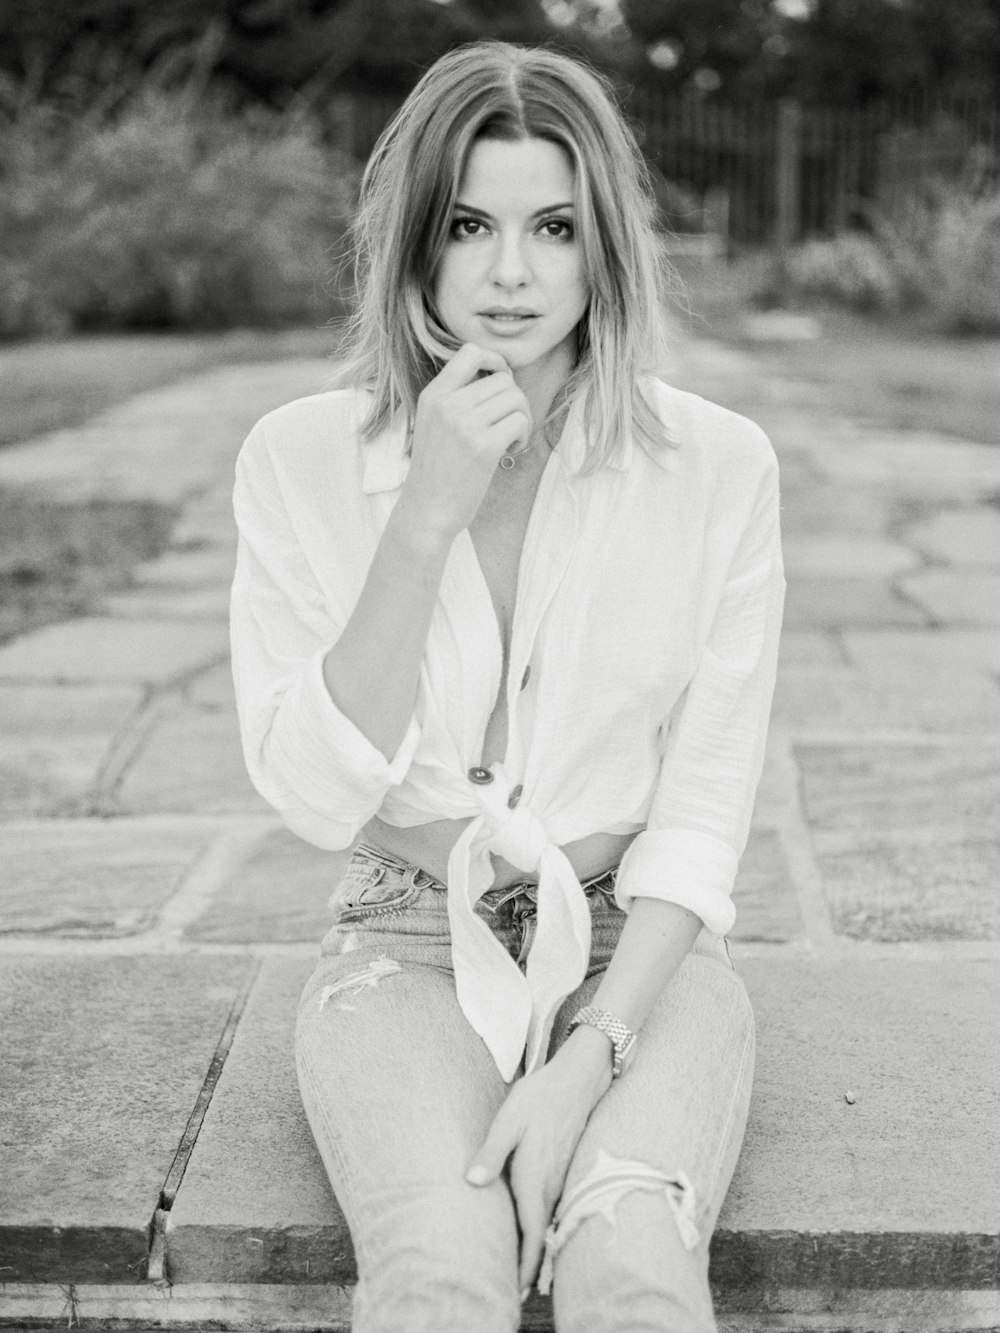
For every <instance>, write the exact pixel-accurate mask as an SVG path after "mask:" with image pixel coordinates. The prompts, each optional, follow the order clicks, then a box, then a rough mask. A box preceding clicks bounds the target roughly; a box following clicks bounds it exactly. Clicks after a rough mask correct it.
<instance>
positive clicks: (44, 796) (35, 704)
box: [0, 684, 145, 817]
mask: <svg viewBox="0 0 1000 1333" xmlns="http://www.w3.org/2000/svg"><path fill="white" fill-rule="evenodd" d="M144 694H145V691H144V690H143V689H142V687H141V686H139V685H63V686H56V685H9V684H8V685H2V684H0V813H2V815H3V816H7V817H9V816H12V815H22V814H46V813H56V812H58V811H60V810H63V809H65V808H66V806H67V805H70V806H72V805H73V803H74V802H75V801H77V800H79V798H81V797H82V796H83V795H84V794H85V793H86V792H87V791H88V790H89V789H90V788H91V787H92V786H93V784H94V783H95V781H96V780H97V777H98V774H99V772H100V768H101V763H102V761H103V760H104V758H105V757H106V755H107V753H108V751H109V749H110V747H111V745H112V742H113V741H114V739H115V737H116V736H118V735H120V734H121V733H122V732H123V731H124V730H125V729H126V728H127V727H128V726H129V724H130V721H131V719H132V718H133V717H134V716H135V715H136V713H137V710H138V708H139V705H140V703H141V702H142V700H143V698H144Z"/></svg>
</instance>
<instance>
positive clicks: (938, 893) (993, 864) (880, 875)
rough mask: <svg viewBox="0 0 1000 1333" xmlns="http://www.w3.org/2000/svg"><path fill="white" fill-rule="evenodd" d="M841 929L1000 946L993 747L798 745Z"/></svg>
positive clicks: (997, 759) (828, 891)
mask: <svg viewBox="0 0 1000 1333" xmlns="http://www.w3.org/2000/svg"><path fill="white" fill-rule="evenodd" d="M795 756H796V760H797V763H798V766H799V770H800V772H801V774H802V794H803V804H804V808H805V812H806V815H807V818H808V822H809V827H810V830H811V835H812V841H813V848H814V851H815V857H816V862H817V864H818V867H819V871H820V875H821V878H822V883H823V892H824V895H825V897H826V899H827V901H828V903H829V906H830V913H831V917H832V920H833V925H834V929H835V931H836V932H837V933H839V934H843V935H848V936H851V937H854V938H858V939H872V940H889V941H891V940H941V939H1000V894H998V893H997V884H998V883H1000V837H998V834H997V810H998V809H1000V746H977V747H972V746H971V745H970V746H969V747H968V748H962V747H956V746H948V745H920V744H916V745H874V744H873V745H864V746H862V745H808V744H802V745H797V746H796V747H795Z"/></svg>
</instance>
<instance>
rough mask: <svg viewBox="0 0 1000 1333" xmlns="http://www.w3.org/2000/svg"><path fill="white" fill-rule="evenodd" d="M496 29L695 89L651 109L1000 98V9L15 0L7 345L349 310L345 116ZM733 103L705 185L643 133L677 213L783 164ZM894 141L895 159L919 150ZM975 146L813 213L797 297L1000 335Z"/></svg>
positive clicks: (6, 114) (983, 5) (0, 127)
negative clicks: (737, 175) (774, 161)
mask: <svg viewBox="0 0 1000 1333" xmlns="http://www.w3.org/2000/svg"><path fill="white" fill-rule="evenodd" d="M482 37H499V38H504V39H508V40H513V41H518V42H525V43H530V44H535V43H542V42H545V43H549V44H552V45H555V46H559V47H562V48H563V49H566V50H569V51H571V52H575V53H577V54H581V55H583V56H585V57H586V58H587V59H589V60H591V61H592V62H593V63H595V64H596V65H598V66H599V67H601V68H603V69H604V70H605V71H606V72H607V73H608V74H609V75H610V76H611V78H612V79H613V80H614V81H615V82H616V84H617V85H618V87H619V89H620V90H621V92H622V94H623V96H625V97H626V99H627V101H628V104H629V105H630V106H631V107H633V108H635V107H638V106H640V104H642V98H643V97H645V98H647V103H646V104H648V105H652V103H650V102H648V98H650V97H653V98H654V99H655V98H657V97H662V98H677V99H684V100H683V102H681V101H677V102H676V103H674V102H670V103H668V102H667V101H662V102H661V103H660V105H661V106H662V107H664V108H666V110H665V111H663V112H662V113H661V120H662V118H663V116H666V117H667V119H668V120H669V119H670V117H673V116H675V110H676V108H681V107H683V108H687V107H689V106H695V107H696V109H697V114H698V116H699V117H701V120H700V121H699V124H702V123H703V122H704V123H705V124H708V123H709V121H710V120H711V116H712V115H713V114H714V112H713V110H712V109H713V107H716V106H719V107H721V106H723V104H725V103H727V102H728V103H729V104H731V105H733V106H736V107H737V108H739V107H741V106H743V105H747V106H750V105H751V102H754V104H756V105H758V106H765V107H771V108H772V109H773V105H774V103H775V101H776V99H778V98H794V99H796V100H797V101H798V103H799V104H800V105H802V106H804V107H805V108H807V109H808V108H809V107H812V106H819V107H824V108H841V109H843V110H844V111H845V113H846V112H848V111H849V112H850V113H856V112H860V111H862V110H864V109H865V108H876V109H877V108H878V107H879V106H881V105H882V104H884V103H886V102H888V101H893V102H894V103H899V102H900V100H901V99H906V98H911V99H920V98H923V99H926V98H927V96H928V95H929V94H930V95H933V96H934V97H936V98H939V99H947V100H948V101H949V103H950V104H952V105H954V104H959V103H962V101H963V99H964V100H965V101H966V102H971V101H977V102H978V103H981V104H983V105H987V104H990V105H993V106H994V107H995V106H996V104H997V103H998V102H1000V0H961V3H956V0H156V3H152V0H0V38H2V40H0V266H2V269H3V280H2V282H0V336H6V337H8V338H10V337H24V336H36V335H52V334H64V333H69V332H73V331H76V330H96V329H167V328H218V327H240V326H250V325H256V326H261V327H278V326H288V325H293V324H295V323H296V322H299V323H302V322H307V323H314V322H316V321H323V320H324V319H329V318H330V317H331V316H336V315H337V314H338V313H340V312H341V311H342V310H343V308H344V303H345V302H346V301H348V300H349V299H350V285H349V276H348V275H347V274H346V273H345V271H344V269H343V266H342V265H340V264H339V257H340V255H341V253H342V250H343V240H344V237H345V233H346V230H347V227H348V225H349V220H350V215H351V209H352V205H353V200H354V195H355V191H356V188H357V182H358V179H359V174H360V170H361V167H362V161H363V157H364V152H365V151H366V148H367V147H370V143H368V144H367V145H363V146H361V147H359V146H358V143H357V142H356V141H355V138H353V137H352V136H351V135H350V134H345V132H344V116H345V107H347V114H348V118H349V119H350V118H351V117H353V118H354V121H355V124H354V128H355V129H356V128H357V124H356V121H357V117H358V115H359V114H360V113H359V112H358V111H357V107H358V106H360V105H362V104H364V105H367V106H368V107H369V108H371V107H374V108H375V110H374V112H373V113H372V114H374V115H375V116H376V117H377V118H378V117H380V118H381V119H379V120H378V124H381V123H382V121H384V118H385V115H387V114H388V113H389V111H390V110H391V108H392V106H394V105H396V104H398V101H399V100H400V99H401V98H402V96H403V95H404V94H405V92H406V91H407V90H408V89H409V88H410V87H412V85H413V84H414V83H415V82H416V80H417V79H418V78H419V76H420V74H421V73H422V71H423V70H424V69H425V68H426V66H427V65H428V64H430V63H431V62H432V61H433V60H434V59H435V58H436V57H437V56H439V55H440V54H441V53H443V52H444V51H446V50H448V49H449V48H451V47H453V46H455V45H457V44H459V43H462V42H466V41H470V40H474V39H477V38H482ZM380 98H381V100H379V99H380ZM628 99H631V100H630V101H629V100H628ZM352 108H353V109H352ZM683 114H684V115H687V111H686V110H685V111H684V113H683ZM720 114H721V113H720ZM633 115H634V116H635V118H636V120H637V123H638V128H639V132H640V135H641V136H643V135H647V138H648V135H649V133H651V131H652V128H654V127H652V126H651V125H650V124H649V123H647V124H646V125H645V126H644V125H643V124H642V117H641V114H640V113H639V112H637V111H635V110H633ZM741 115H742V113H738V114H737V115H736V121H735V123H736V124H737V130H736V131H735V132H734V134H733V136H732V138H733V140H734V142H732V143H722V144H720V143H719V141H718V133H719V131H718V126H719V125H721V124H722V123H723V122H722V120H721V119H719V118H718V117H717V118H716V122H713V123H714V124H715V129H712V128H711V125H709V129H710V130H711V135H710V136H709V137H710V138H711V136H712V135H714V136H715V138H713V139H712V148H711V152H710V153H708V154H707V156H706V155H705V154H703V165H704V162H707V163H708V166H707V167H705V168H704V170H707V171H708V173H709V178H705V179H703V178H702V176H704V171H702V169H701V168H699V171H701V175H698V174H697V173H695V172H694V169H693V168H678V169H677V170H676V171H674V170H673V169H672V168H671V170H669V171H667V172H666V174H664V168H663V162H662V161H660V162H657V160H656V156H655V153H652V147H651V140H649V141H648V142H647V150H648V151H650V152H651V156H652V158H653V165H654V167H659V171H658V173H657V182H658V188H659V190H660V195H661V198H662V199H663V200H664V201H665V204H666V207H665V211H666V213H667V214H668V216H670V220H671V225H673V226H674V227H675V228H676V227H677V226H678V225H680V226H681V229H682V230H683V229H684V219H685V218H690V217H697V218H700V217H701V211H700V207H701V204H702V203H703V199H704V194H705V190H706V187H707V186H709V185H711V184H712V181H711V179H710V175H711V171H712V170H713V169H714V168H713V163H716V165H718V164H721V163H722V161H723V159H724V158H725V157H726V155H727V154H728V155H729V156H730V157H732V156H733V154H734V153H735V152H740V153H744V156H745V160H746V163H747V164H748V165H747V170H749V171H751V172H756V173H757V174H758V175H760V176H761V178H762V179H763V178H764V177H765V176H766V175H767V172H768V171H770V170H771V167H770V166H769V165H768V159H767V158H766V154H767V153H770V152H772V148H771V147H770V146H768V144H765V145H764V147H763V148H761V149H756V150H752V151H754V152H759V153H762V154H764V155H765V156H762V157H760V159H759V160H758V159H756V158H754V157H753V156H752V152H751V153H750V154H749V155H747V149H746V144H745V142H744V143H743V144H742V146H740V145H736V144H735V140H737V139H739V140H746V138H747V133H746V123H747V122H745V118H744V120H743V122H741ZM706 117H708V120H706ZM994 123H995V122H994ZM676 126H677V121H676V117H675V119H674V121H673V122H671V123H670V124H668V125H666V127H664V125H663V124H661V125H660V126H659V132H660V133H661V134H662V133H664V132H665V129H666V131H667V132H668V137H669V136H670V135H673V136H674V139H675V140H676ZM377 128H378V125H376V126H375V132H377ZM929 132H930V131H928V133H929ZM935 132H936V131H935ZM921 134H924V132H923V131H921ZM897 137H898V136H897ZM925 138H926V135H925V136H924V138H922V139H921V144H923V143H924V139H925ZM887 142H889V139H888V138H887V136H886V135H885V134H883V135H882V139H881V140H880V143H881V144H882V146H883V147H884V145H885V143H887ZM894 142H895V141H894ZM900 142H901V141H900ZM675 146H676V149H677V153H678V154H680V155H681V156H682V157H683V155H684V154H685V153H687V154H688V156H689V157H690V155H691V153H692V152H693V151H694V147H695V146H697V145H693V144H692V143H691V142H680V141H677V142H676V145H675ZM898 146H899V145H898V144H897V147H898ZM918 146H919V145H918ZM903 147H906V145H905V144H904V145H903ZM911 147H912V145H911ZM805 151H806V150H805V149H804V152H805ZM894 151H895V150H894ZM909 151H910V149H909V148H908V149H907V152H909ZM921 151H923V150H922V148H921ZM880 152H881V157H880V160H879V163H878V164H876V165H877V167H878V170H879V171H880V172H882V175H883V176H885V174H886V172H887V171H888V169H889V166H891V165H892V163H899V162H903V161H904V160H907V161H908V160H909V159H907V158H906V155H905V153H902V152H901V151H900V152H895V156H893V157H892V158H891V161H890V158H889V157H888V156H887V155H886V153H885V152H882V150H881V149H880ZM713 153H714V154H715V156H714V157H712V154H713ZM967 156H968V153H967V145H966V144H965V141H963V144H962V145H961V147H960V151H959V153H958V155H957V156H956V154H955V153H952V154H951V157H950V159H949V167H948V173H943V174H942V172H943V169H942V172H939V173H938V175H939V176H940V179H937V178H934V179H928V180H926V181H925V180H924V179H923V178H922V177H921V179H920V182H919V188H914V186H913V179H914V177H913V173H912V172H911V173H910V175H907V176H906V177H905V179H904V180H903V181H902V184H901V186H900V188H899V189H897V190H896V192H895V194H894V195H893V197H892V200H891V201H890V203H886V204H885V206H884V207H883V206H882V203H883V201H882V200H881V199H880V198H879V197H878V196H876V197H875V203H872V202H871V200H869V204H868V206H867V207H866V208H861V207H860V206H859V207H857V208H854V209H853V212H850V215H849V216H848V211H844V210H842V217H841V223H843V224H844V225H843V226H842V227H841V228H840V231H842V234H837V235H832V236H831V235H829V234H827V235H810V234H809V232H810V228H809V226H808V225H806V226H804V227H803V229H802V230H803V236H802V238H801V239H802V241H803V244H802V245H800V246H799V247H798V248H797V249H796V251H795V253H794V254H792V255H791V256H790V257H789V262H788V263H787V266H786V268H785V271H784V279H785V290H784V295H785V297H787V296H788V293H789V291H793V292H797V293H799V294H800V295H801V296H802V297H803V298H820V299H824V300H833V301H840V302H843V303H846V304H849V305H853V306H855V307H856V308H859V309H869V310H880V311H891V310H898V309H905V308H911V307H919V306H923V307H927V308H933V309H934V310H935V311H936V312H937V317H938V319H939V323H940V324H941V326H942V327H949V328H954V329H969V328H986V329H991V328H1000V281H997V275H998V270H1000V181H998V174H997V164H996V159H995V155H994V156H993V157H990V156H989V154H987V155H986V157H983V156H982V153H981V154H980V157H979V159H978V160H977V162H976V164H975V170H972V169H971V168H970V167H969V165H968V163H967V161H966V158H967ZM910 157H911V158H913V153H912V152H911V153H910ZM831 160H832V159H831ZM914 160H915V159H914ZM921 160H923V159H921ZM956 162H958V168H959V169H956V167H955V163H956ZM887 164H888V165H887ZM805 165H806V166H808V162H807V163H806V164H805ZM857 165H858V170H859V172H861V173H862V174H863V173H864V171H865V170H867V169H868V167H867V166H866V164H865V162H864V161H861V160H860V159H859V163H858V164H857ZM719 169H721V166H720V167H719ZM873 169H874V168H873ZM922 170H923V168H921V171H922ZM926 174H927V173H926V172H924V175H926ZM945 175H947V181H946V183H945ZM859 178H860V177H859ZM807 183H808V182H807ZM769 188H770V187H769ZM678 201H679V202H678ZM876 204H877V205H878V206H876ZM765 212H766V210H765ZM671 214H672V216H671ZM762 216H763V214H762ZM807 223H808V220H807ZM698 225H700V222H699V224H698ZM765 225H770V224H769V223H767V222H766V220H765ZM824 226H825V224H824ZM814 230H815V229H814ZM821 230H822V229H821ZM827 231H829V228H827ZM737 239H739V238H738V237H737Z"/></svg>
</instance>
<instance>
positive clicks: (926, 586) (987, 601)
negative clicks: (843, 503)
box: [900, 451, 1000, 626]
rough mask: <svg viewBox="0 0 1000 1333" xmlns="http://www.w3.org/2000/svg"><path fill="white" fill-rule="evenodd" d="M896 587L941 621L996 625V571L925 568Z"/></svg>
mask: <svg viewBox="0 0 1000 1333" xmlns="http://www.w3.org/2000/svg"><path fill="white" fill-rule="evenodd" d="M998 452H1000V451H998ZM900 587H901V588H902V589H903V591H904V592H905V593H906V595H907V596H908V597H909V598H911V599H912V600H913V601H915V602H917V603H919V604H920V605H921V606H924V607H926V608H927V610H928V611H929V612H930V613H931V615H932V616H933V617H934V618H935V620H938V621H940V622H941V623H942V624H945V625H988V626H993V625H1000V571H997V572H996V573H993V572H987V571H986V570H967V569H965V570H957V569H925V570H922V571H921V572H920V573H919V574H907V575H904V576H903V577H902V578H901V579H900Z"/></svg>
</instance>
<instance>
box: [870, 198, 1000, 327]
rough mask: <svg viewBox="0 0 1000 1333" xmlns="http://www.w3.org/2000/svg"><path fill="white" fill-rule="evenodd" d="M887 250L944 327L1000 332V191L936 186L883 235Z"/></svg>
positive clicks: (910, 204) (913, 202)
mask: <svg viewBox="0 0 1000 1333" xmlns="http://www.w3.org/2000/svg"><path fill="white" fill-rule="evenodd" d="M883 245H885V246H887V247H891V248H893V249H894V251H895V253H896V255H897V260H896V262H897V264H898V265H899V267H900V269H901V270H902V271H903V272H905V274H906V281H907V283H908V285H909V287H910V288H911V290H912V291H913V292H914V293H915V294H916V295H917V297H918V298H919V300H920V301H921V302H922V303H923V304H924V305H925V306H926V307H927V308H928V309H930V310H931V311H932V313H933V315H934V318H935V322H936V323H937V324H938V325H939V326H940V327H942V328H943V329H946V330H948V331H951V332H956V333H990V332H997V331H1000V186H997V185H993V186H992V187H991V188H990V187H985V186H973V187H972V188H969V187H966V188H961V187H957V186H955V185H953V184H952V185H948V184H945V183H944V182H937V183H935V184H932V185H931V186H929V187H928V188H927V189H926V190H924V191H922V192H920V193H919V194H918V195H915V196H914V197H912V198H911V199H910V200H909V201H908V202H907V205H906V207H905V208H904V209H902V210H900V214H899V217H898V218H897V220H896V222H895V224H894V226H892V227H891V228H885V229H883Z"/></svg>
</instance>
